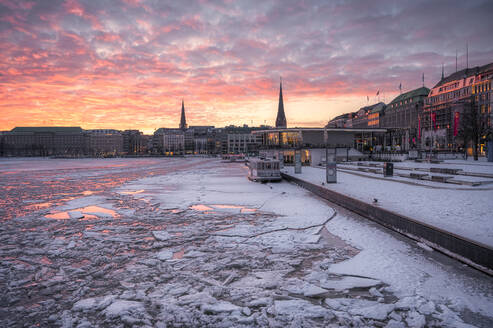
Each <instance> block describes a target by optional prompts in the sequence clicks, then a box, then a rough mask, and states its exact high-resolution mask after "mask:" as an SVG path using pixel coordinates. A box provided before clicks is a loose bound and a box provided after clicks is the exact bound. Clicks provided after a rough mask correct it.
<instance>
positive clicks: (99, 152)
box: [85, 129, 123, 156]
mask: <svg viewBox="0 0 493 328" xmlns="http://www.w3.org/2000/svg"><path fill="white" fill-rule="evenodd" d="M85 139H86V149H87V153H88V155H91V156H118V155H122V154H123V135H122V133H121V132H120V131H118V130H113V129H97V130H86V131H85Z"/></svg>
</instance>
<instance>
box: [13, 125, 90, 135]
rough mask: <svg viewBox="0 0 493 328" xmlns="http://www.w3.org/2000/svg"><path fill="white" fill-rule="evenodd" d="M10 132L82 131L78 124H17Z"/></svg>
mask: <svg viewBox="0 0 493 328" xmlns="http://www.w3.org/2000/svg"><path fill="white" fill-rule="evenodd" d="M10 132H12V133H82V132H84V130H82V128H81V127H79V126H19V127H15V128H13V129H12V130H11V131H10Z"/></svg>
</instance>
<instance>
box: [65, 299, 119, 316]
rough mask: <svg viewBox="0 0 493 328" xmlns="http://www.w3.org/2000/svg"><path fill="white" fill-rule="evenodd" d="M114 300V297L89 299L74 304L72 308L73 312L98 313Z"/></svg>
mask: <svg viewBox="0 0 493 328" xmlns="http://www.w3.org/2000/svg"><path fill="white" fill-rule="evenodd" d="M115 298H116V296H114V295H108V296H103V297H90V298H86V299H83V300H80V301H78V302H76V303H75V304H74V306H73V308H72V309H73V310H74V311H82V312H88V311H98V310H102V309H104V308H105V307H107V306H108V305H109V304H110V303H111V302H113V300H114V299H115Z"/></svg>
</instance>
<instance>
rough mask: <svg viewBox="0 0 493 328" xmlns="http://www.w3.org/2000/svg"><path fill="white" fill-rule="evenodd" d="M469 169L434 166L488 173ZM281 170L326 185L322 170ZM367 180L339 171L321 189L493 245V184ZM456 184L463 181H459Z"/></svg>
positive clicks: (463, 164)
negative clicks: (324, 188) (374, 203)
mask: <svg viewBox="0 0 493 328" xmlns="http://www.w3.org/2000/svg"><path fill="white" fill-rule="evenodd" d="M449 162H451V161H449ZM415 164H416V165H415ZM468 164H469V163H467V162H465V161H460V163H458V164H457V165H453V164H450V163H448V165H444V164H441V165H435V167H446V168H455V167H457V168H460V169H464V170H465V171H468V172H481V173H489V174H493V165H487V164H488V163H483V164H484V165H474V164H469V165H468ZM395 165H396V166H397V167H426V166H425V165H424V164H422V163H410V162H407V163H406V162H405V163H396V164H395ZM343 167H344V166H341V168H343ZM427 167H429V164H428V166H427ZM285 170H286V172H288V173H289V174H291V175H293V176H297V177H299V178H301V179H304V180H307V181H310V182H312V183H315V184H317V185H321V183H322V182H324V181H325V170H324V169H321V168H314V167H303V169H302V173H301V174H294V168H293V167H287V168H285ZM367 176H368V177H367ZM367 176H364V174H354V173H352V172H342V171H338V172H337V183H335V184H326V185H325V187H326V188H328V189H330V190H334V191H337V192H340V193H342V194H345V195H348V196H351V197H353V198H356V199H359V200H361V201H364V202H367V203H373V202H374V199H377V200H378V202H377V205H378V206H381V207H383V208H385V209H389V210H391V211H394V212H396V213H400V214H403V215H406V216H408V217H411V218H413V219H416V220H418V221H421V222H424V223H428V224H431V225H433V226H436V227H439V228H442V229H444V230H447V231H450V232H453V233H455V234H458V235H461V236H464V237H466V238H469V239H471V240H474V241H478V242H480V243H483V244H486V245H489V246H493V184H486V185H484V186H478V187H463V186H458V185H451V184H444V183H438V182H421V181H419V184H418V183H413V180H410V179H405V178H398V177H397V178H384V177H383V176H382V175H381V174H380V175H375V174H367ZM374 177H378V179H375V178H374ZM458 179H463V180H465V179H464V177H462V176H460V178H458ZM482 180H485V179H482ZM414 181H415V180H414ZM401 182H404V183H401ZM409 182H411V183H409Z"/></svg>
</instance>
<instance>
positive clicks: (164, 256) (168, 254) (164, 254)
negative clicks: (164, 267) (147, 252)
mask: <svg viewBox="0 0 493 328" xmlns="http://www.w3.org/2000/svg"><path fill="white" fill-rule="evenodd" d="M157 258H158V259H160V260H161V261H166V260H170V259H172V258H173V252H172V251H169V250H164V251H160V252H159V253H157Z"/></svg>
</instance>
